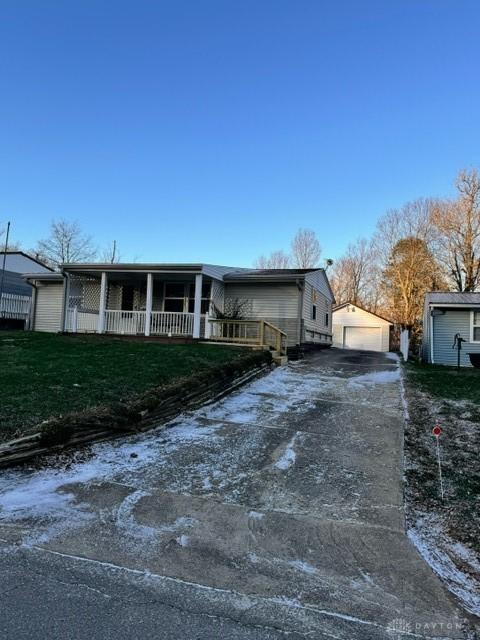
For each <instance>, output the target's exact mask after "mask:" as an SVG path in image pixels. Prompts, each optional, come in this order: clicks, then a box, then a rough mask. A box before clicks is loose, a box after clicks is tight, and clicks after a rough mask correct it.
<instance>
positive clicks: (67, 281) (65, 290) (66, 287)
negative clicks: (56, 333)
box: [60, 271, 70, 333]
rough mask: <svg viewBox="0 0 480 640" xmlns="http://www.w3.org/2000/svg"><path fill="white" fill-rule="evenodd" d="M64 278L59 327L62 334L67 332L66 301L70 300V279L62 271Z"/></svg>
mask: <svg viewBox="0 0 480 640" xmlns="http://www.w3.org/2000/svg"><path fill="white" fill-rule="evenodd" d="M61 273H62V276H63V278H64V280H63V306H62V318H61V322H60V326H61V327H62V333H66V332H67V304H68V302H67V300H70V278H69V277H68V274H67V273H65V272H64V271H62V272H61Z"/></svg>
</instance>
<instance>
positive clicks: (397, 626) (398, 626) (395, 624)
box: [387, 618, 413, 639]
mask: <svg viewBox="0 0 480 640" xmlns="http://www.w3.org/2000/svg"><path fill="white" fill-rule="evenodd" d="M387 631H389V632H390V633H391V634H393V637H394V638H400V639H401V637H402V635H403V634H404V633H412V631H413V627H412V625H411V624H410V622H407V620H404V619H403V618H395V620H392V621H391V622H390V623H389V624H388V627H387Z"/></svg>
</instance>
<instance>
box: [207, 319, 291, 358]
mask: <svg viewBox="0 0 480 640" xmlns="http://www.w3.org/2000/svg"><path fill="white" fill-rule="evenodd" d="M207 322H208V324H209V326H210V331H209V332H207V335H206V337H207V338H209V339H210V340H214V341H216V342H230V343H234V344H247V345H258V346H263V347H269V348H271V349H273V350H275V351H278V353H279V354H280V355H285V354H286V352H287V334H286V333H284V332H283V331H282V330H281V329H279V328H278V327H276V326H275V325H273V324H271V323H270V322H267V321H266V320H227V319H219V318H208V319H207Z"/></svg>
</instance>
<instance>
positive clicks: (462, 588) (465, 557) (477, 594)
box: [407, 516, 480, 616]
mask: <svg viewBox="0 0 480 640" xmlns="http://www.w3.org/2000/svg"><path fill="white" fill-rule="evenodd" d="M407 534H408V537H409V538H410V540H411V541H412V542H413V544H414V545H415V546H416V547H417V549H418V551H419V553H420V555H421V556H422V557H423V558H424V560H425V561H426V562H427V563H428V564H429V565H430V566H431V567H432V569H433V570H434V571H435V573H436V574H437V575H438V576H440V578H442V580H443V581H444V582H445V584H446V585H447V587H448V588H449V589H450V591H451V592H452V593H454V594H455V595H456V596H457V597H458V598H459V599H460V600H461V601H462V603H463V605H464V607H465V608H466V609H467V610H468V611H470V613H473V614H475V615H477V616H480V581H478V580H477V579H476V578H475V577H474V575H475V573H477V572H478V564H479V563H478V559H477V558H476V556H475V555H474V554H473V552H471V551H470V550H469V549H467V548H466V547H464V546H463V545H462V544H460V543H459V542H454V541H453V540H451V539H450V538H449V536H448V535H447V534H446V533H445V532H444V531H443V529H442V527H441V525H440V524H439V523H437V522H436V521H435V518H434V517H433V516H425V517H423V518H419V519H418V520H417V522H416V523H415V526H414V527H412V528H411V529H409V530H408V532H407ZM455 556H457V557H459V558H461V560H462V561H463V565H464V566H465V565H466V566H467V567H468V566H469V565H470V569H471V570H470V571H468V572H467V571H461V570H460V569H459V568H458V567H457V564H458V562H457V563H455V562H454V560H453V559H454V558H455ZM477 575H478V573H477Z"/></svg>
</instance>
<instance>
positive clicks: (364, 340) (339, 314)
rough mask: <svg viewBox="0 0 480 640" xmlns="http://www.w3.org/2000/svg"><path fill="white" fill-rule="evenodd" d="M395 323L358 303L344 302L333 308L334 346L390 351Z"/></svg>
mask: <svg viewBox="0 0 480 640" xmlns="http://www.w3.org/2000/svg"><path fill="white" fill-rule="evenodd" d="M392 326H393V323H392V322H390V321H389V320H386V319H385V318H382V317H381V316H379V315H377V314H376V313H372V312H371V311H367V310H366V309H363V308H362V307H360V306H359V305H358V304H352V303H351V302H344V303H343V304H340V305H338V306H337V307H335V308H334V309H333V346H334V347H339V348H341V349H360V350H363V351H389V350H390V327H392Z"/></svg>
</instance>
